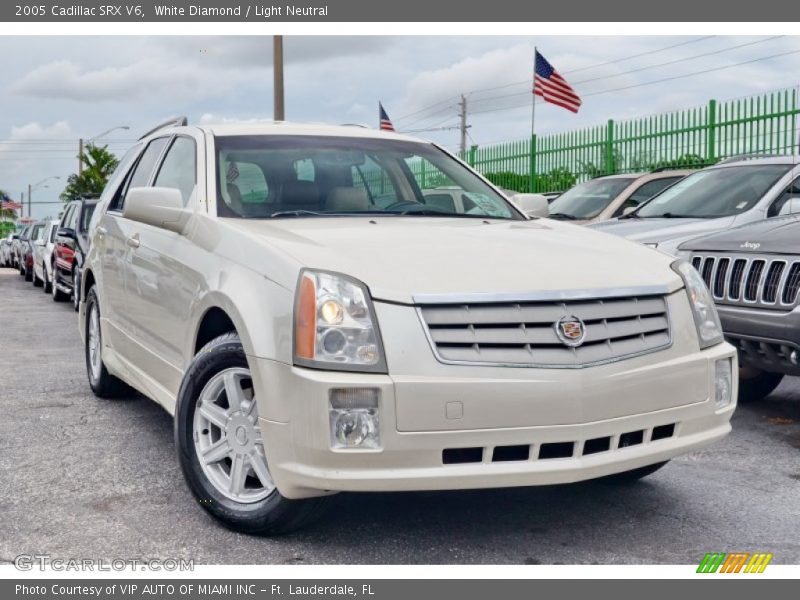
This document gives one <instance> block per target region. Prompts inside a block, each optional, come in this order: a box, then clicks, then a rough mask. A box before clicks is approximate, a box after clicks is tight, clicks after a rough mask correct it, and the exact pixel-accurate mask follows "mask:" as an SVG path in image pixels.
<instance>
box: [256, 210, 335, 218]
mask: <svg viewBox="0 0 800 600" xmlns="http://www.w3.org/2000/svg"><path fill="white" fill-rule="evenodd" d="M327 214H331V213H327ZM324 216H326V213H321V212H316V211H313V210H279V211H278V212H274V213H272V214H271V215H270V218H273V217H324Z"/></svg>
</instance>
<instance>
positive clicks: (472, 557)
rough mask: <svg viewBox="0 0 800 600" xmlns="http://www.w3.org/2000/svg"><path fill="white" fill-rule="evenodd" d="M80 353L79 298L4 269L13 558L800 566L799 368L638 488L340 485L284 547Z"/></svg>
mask: <svg viewBox="0 0 800 600" xmlns="http://www.w3.org/2000/svg"><path fill="white" fill-rule="evenodd" d="M83 356H84V355H83V346H82V344H81V340H80V336H79V335H78V331H77V316H76V313H75V312H74V311H73V310H72V307H71V305H70V304H69V303H54V302H53V300H52V298H51V297H50V296H49V295H45V294H43V293H42V290H41V288H33V287H32V286H31V284H30V283H26V282H24V281H23V280H22V278H21V277H20V276H19V275H18V274H16V273H15V272H14V271H12V270H11V269H0V357H2V360H0V394H1V396H0V397H1V398H2V407H1V408H0V563H8V562H11V561H13V559H14V557H15V556H17V555H20V554H49V555H50V556H51V557H53V558H62V559H80V558H95V559H101V558H102V559H109V560H110V559H114V558H122V559H130V558H137V559H144V558H146V559H167V558H185V559H194V561H195V563H196V564H223V563H225V564H318V563H341V564H442V563H469V564H650V563H661V564H697V563H699V562H700V560H701V559H702V557H703V555H704V554H705V553H706V552H712V551H715V552H733V551H748V552H756V551H760V552H772V553H774V555H775V558H774V559H773V562H774V563H782V564H797V563H800V378H791V379H786V380H784V382H783V384H782V385H781V386H780V387H779V388H778V390H777V391H776V392H775V393H773V394H772V396H770V397H769V398H767V399H766V400H765V401H762V402H760V403H757V404H749V405H740V407H739V408H738V410H737V411H736V414H735V416H734V419H733V428H734V430H733V433H732V434H731V435H730V436H729V437H728V438H727V439H725V440H724V441H723V442H721V443H718V444H716V445H714V446H712V447H709V448H707V449H704V450H702V451H700V452H695V453H693V454H690V455H688V456H683V457H681V458H678V459H675V460H673V461H672V462H671V463H670V464H669V465H667V466H666V467H665V468H664V469H662V470H661V471H659V472H658V473H656V474H654V475H652V476H650V477H649V478H647V479H645V480H643V481H641V482H640V483H639V484H637V485H634V486H632V487H616V486H611V485H608V484H602V483H598V482H586V483H580V484H574V485H566V486H553V487H539V488H516V489H506V490H485V491H467V492H420V493H398V494H340V495H339V496H337V497H336V499H335V501H334V503H333V507H332V510H331V511H330V512H329V513H328V515H327V516H326V518H325V519H323V520H322V521H321V522H320V523H318V524H317V525H315V526H313V527H312V528H310V529H307V530H304V531H301V532H299V533H295V534H292V535H289V536H285V537H281V538H273V539H270V538H258V537H249V536H246V535H241V534H238V533H233V532H231V531H229V530H227V529H224V528H223V527H221V526H220V525H219V524H217V523H216V522H215V521H214V520H213V519H212V518H211V517H209V516H208V515H207V514H206V513H205V512H204V511H203V510H202V508H200V507H199V506H198V505H197V504H196V502H195V501H194V499H193V497H192V495H191V494H190V493H189V491H188V489H187V488H186V486H185V484H184V482H183V478H182V476H181V473H180V469H179V467H178V463H177V460H176V456H175V448H174V443H173V437H172V420H171V418H170V416H169V415H167V413H165V412H164V411H163V410H162V409H161V408H160V407H159V406H157V405H156V404H155V403H154V402H151V401H150V400H147V399H146V398H143V397H141V396H133V397H131V398H127V399H123V400H114V401H109V400H101V399H98V398H95V397H94V396H93V395H92V392H91V390H90V389H89V386H88V383H87V380H86V374H85V369H84V358H83Z"/></svg>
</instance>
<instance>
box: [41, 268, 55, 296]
mask: <svg viewBox="0 0 800 600" xmlns="http://www.w3.org/2000/svg"><path fill="white" fill-rule="evenodd" d="M42 276H43V277H44V279H42V291H43V292H44V293H45V294H50V293H51V292H52V291H53V290H52V289H51V287H50V276H49V275H48V274H47V265H44V264H43V265H42Z"/></svg>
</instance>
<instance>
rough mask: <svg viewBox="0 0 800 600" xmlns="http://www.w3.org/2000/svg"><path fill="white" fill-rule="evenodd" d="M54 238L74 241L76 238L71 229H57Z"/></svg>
mask: <svg viewBox="0 0 800 600" xmlns="http://www.w3.org/2000/svg"><path fill="white" fill-rule="evenodd" d="M56 237H63V238H67V239H70V240H74V239H75V238H76V237H77V236H76V235H75V230H74V229H72V227H59V228H58V231H56Z"/></svg>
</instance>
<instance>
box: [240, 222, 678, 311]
mask: <svg viewBox="0 0 800 600" xmlns="http://www.w3.org/2000/svg"><path fill="white" fill-rule="evenodd" d="M225 221H226V222H227V223H228V224H229V225H230V226H231V227H233V228H235V229H236V230H238V231H239V232H241V233H242V234H245V235H246V236H248V237H251V238H253V239H255V240H257V241H258V242H259V243H261V244H264V245H267V246H269V247H270V248H271V249H272V250H273V251H277V252H279V253H280V254H282V255H288V256H289V257H292V258H293V259H294V260H295V261H296V264H295V267H297V268H302V267H309V268H315V269H324V270H329V271H336V272H340V273H345V274H347V275H350V276H351V277H355V278H357V279H359V280H360V281H362V282H364V283H365V284H366V285H367V286H368V287H369V289H370V293H371V294H372V296H373V297H374V298H376V299H379V300H388V301H393V302H401V303H414V302H415V298H416V301H417V302H418V301H420V297H421V296H424V295H445V294H456V295H459V294H460V295H465V294H497V293H502V294H512V295H513V294H520V295H524V294H525V293H530V292H532V291H575V292H578V291H585V290H594V289H607V288H623V289H628V288H640V287H642V286H646V285H651V286H654V285H658V286H664V287H666V288H667V289H669V291H673V290H675V289H678V288H679V287H680V286H681V285H682V282H681V280H680V278H679V277H678V276H677V275H676V274H675V272H674V271H672V269H671V268H670V266H669V265H670V262H671V260H670V258H669V257H667V256H664V255H663V254H661V253H660V252H656V251H654V250H651V249H649V248H643V247H641V246H638V245H636V244H632V243H631V242H628V241H625V240H624V239H621V238H617V237H614V236H607V235H604V234H601V233H598V232H594V231H589V230H587V229H585V228H582V227H578V226H575V225H568V224H563V223H558V222H555V221H552V220H547V219H542V220H535V221H498V220H483V219H465V218H439V217H328V218H298V219H279V220H274V219H273V220H246V219H226V220H225ZM249 258H250V260H252V259H253V257H249ZM253 262H254V263H256V262H259V261H253ZM275 272H276V273H283V275H282V277H284V278H287V277H288V276H289V273H290V270H287V269H276V270H275ZM278 277H281V276H280V275H279V276H278ZM296 280H297V270H296V269H295V270H294V271H293V276H292V280H291V281H279V283H281V284H283V285H285V286H286V287H287V288H289V289H293V288H294V286H295V285H296Z"/></svg>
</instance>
